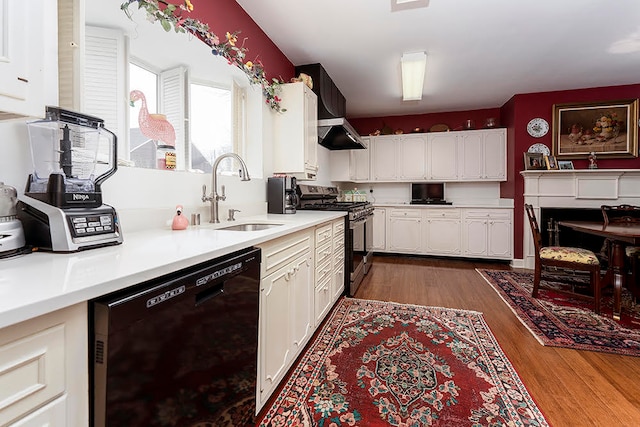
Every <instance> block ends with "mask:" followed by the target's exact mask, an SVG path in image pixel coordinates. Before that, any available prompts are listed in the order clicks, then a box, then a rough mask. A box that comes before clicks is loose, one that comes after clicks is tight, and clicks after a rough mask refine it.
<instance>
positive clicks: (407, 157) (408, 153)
mask: <svg viewBox="0 0 640 427" xmlns="http://www.w3.org/2000/svg"><path fill="white" fill-rule="evenodd" d="M397 151H398V179H399V180H400V181H419V180H425V179H427V178H428V176H427V162H425V159H426V158H427V135H426V134H414V135H402V136H400V138H399V140H398V148H397Z"/></svg>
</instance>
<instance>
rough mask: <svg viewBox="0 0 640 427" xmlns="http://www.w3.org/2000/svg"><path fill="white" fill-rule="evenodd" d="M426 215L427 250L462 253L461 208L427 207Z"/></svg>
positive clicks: (449, 253)
mask: <svg viewBox="0 0 640 427" xmlns="http://www.w3.org/2000/svg"><path fill="white" fill-rule="evenodd" d="M424 217H425V218H424V219H425V227H424V229H425V236H424V237H425V245H424V250H425V252H426V253H429V254H433V255H460V254H461V253H462V233H461V223H460V210H458V209H426V210H424Z"/></svg>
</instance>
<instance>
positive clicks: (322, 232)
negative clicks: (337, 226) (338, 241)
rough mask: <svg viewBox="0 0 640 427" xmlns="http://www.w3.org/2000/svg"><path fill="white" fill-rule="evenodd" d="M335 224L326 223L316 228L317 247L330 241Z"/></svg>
mask: <svg viewBox="0 0 640 427" xmlns="http://www.w3.org/2000/svg"><path fill="white" fill-rule="evenodd" d="M332 230H333V225H331V224H324V225H321V226H319V227H318V228H316V247H318V246H320V245H322V244H323V243H325V242H327V241H329V239H331V236H332Z"/></svg>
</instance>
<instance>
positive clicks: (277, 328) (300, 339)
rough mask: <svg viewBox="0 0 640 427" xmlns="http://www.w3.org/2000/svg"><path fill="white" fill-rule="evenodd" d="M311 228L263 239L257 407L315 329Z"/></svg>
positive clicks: (284, 372)
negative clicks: (268, 240) (271, 239)
mask: <svg viewBox="0 0 640 427" xmlns="http://www.w3.org/2000/svg"><path fill="white" fill-rule="evenodd" d="M311 233H312V232H311V231H303V232H300V233H295V234H293V235H291V236H286V237H283V238H280V239H276V240H273V241H270V242H267V243H265V244H264V245H261V248H262V264H261V270H262V279H261V282H260V325H259V340H258V407H259V408H260V407H262V406H263V405H264V403H265V402H266V401H267V399H268V398H269V396H270V395H271V393H273V391H274V390H275V388H276V386H277V385H278V383H279V382H280V380H281V379H282V378H283V377H284V375H285V374H286V373H287V371H288V369H289V368H290V367H291V365H292V363H293V362H294V361H295V359H296V357H297V356H298V354H299V353H300V351H301V350H302V349H303V348H304V346H305V344H306V343H307V341H308V340H309V338H310V337H311V334H312V333H313V319H312V316H313V288H314V287H313V283H314V280H313V276H314V273H313V254H312V241H313V236H312V234H311Z"/></svg>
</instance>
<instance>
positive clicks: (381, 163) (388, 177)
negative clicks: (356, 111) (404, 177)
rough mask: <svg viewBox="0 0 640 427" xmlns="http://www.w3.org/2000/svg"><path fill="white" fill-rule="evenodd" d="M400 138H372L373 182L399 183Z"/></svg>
mask: <svg viewBox="0 0 640 427" xmlns="http://www.w3.org/2000/svg"><path fill="white" fill-rule="evenodd" d="M399 141H400V137H399V136H395V135H394V136H384V137H380V136H376V137H372V138H371V145H370V146H369V149H370V150H371V153H370V155H371V180H372V181H397V179H398V165H397V159H398V154H399V153H398V151H399V150H398V147H400V144H399V143H398V142H399Z"/></svg>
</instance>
